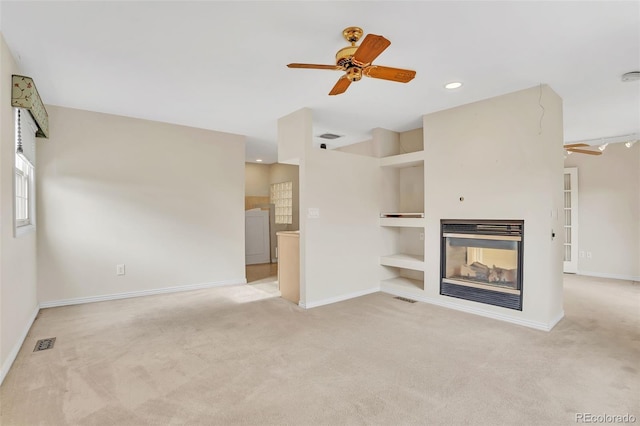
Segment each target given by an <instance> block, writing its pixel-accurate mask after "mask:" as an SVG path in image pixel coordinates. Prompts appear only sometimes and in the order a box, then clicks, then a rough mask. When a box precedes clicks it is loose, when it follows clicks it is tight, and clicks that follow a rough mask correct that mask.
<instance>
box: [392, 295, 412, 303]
mask: <svg viewBox="0 0 640 426" xmlns="http://www.w3.org/2000/svg"><path fill="white" fill-rule="evenodd" d="M394 299H398V300H402V301H403V302H407V303H416V302H417V300H413V299H407V298H406V297H400V296H396V297H394Z"/></svg>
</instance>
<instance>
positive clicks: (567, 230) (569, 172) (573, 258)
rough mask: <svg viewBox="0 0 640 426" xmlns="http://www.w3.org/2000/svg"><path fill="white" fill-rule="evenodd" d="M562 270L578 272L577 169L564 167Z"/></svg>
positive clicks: (571, 272)
mask: <svg viewBox="0 0 640 426" xmlns="http://www.w3.org/2000/svg"><path fill="white" fill-rule="evenodd" d="M564 272H567V273H570V274H575V273H577V272H578V169H577V168H575V167H570V168H566V169H564Z"/></svg>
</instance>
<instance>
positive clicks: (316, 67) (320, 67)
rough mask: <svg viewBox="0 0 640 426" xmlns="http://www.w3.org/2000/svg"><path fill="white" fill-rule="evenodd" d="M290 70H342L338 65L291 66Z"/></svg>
mask: <svg viewBox="0 0 640 426" xmlns="http://www.w3.org/2000/svg"><path fill="white" fill-rule="evenodd" d="M287 66H288V67H289V68H307V69H312V70H340V69H342V68H340V67H339V66H337V65H316V64H289V65H287Z"/></svg>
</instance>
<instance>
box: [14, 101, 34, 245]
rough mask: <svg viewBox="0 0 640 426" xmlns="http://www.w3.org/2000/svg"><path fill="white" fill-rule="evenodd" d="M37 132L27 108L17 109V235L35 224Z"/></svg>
mask: <svg viewBox="0 0 640 426" xmlns="http://www.w3.org/2000/svg"><path fill="white" fill-rule="evenodd" d="M35 134H36V125H35V123H34V122H33V119H32V118H31V115H30V114H29V112H28V111H27V110H24V109H21V108H16V109H15V135H16V136H15V139H16V154H15V173H14V182H15V186H14V191H15V193H14V194H15V199H14V204H15V226H16V235H21V234H22V233H24V232H26V231H28V230H30V229H33V228H34V226H35V223H36V222H35V212H36V209H35V179H34V177H35V176H34V175H35V168H34V164H35V154H36V150H35Z"/></svg>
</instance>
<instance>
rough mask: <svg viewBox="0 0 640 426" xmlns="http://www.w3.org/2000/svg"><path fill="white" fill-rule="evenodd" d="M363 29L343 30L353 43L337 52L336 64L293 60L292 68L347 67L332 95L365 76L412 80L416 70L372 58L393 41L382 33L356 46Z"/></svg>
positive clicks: (340, 68) (337, 69) (405, 81)
mask: <svg viewBox="0 0 640 426" xmlns="http://www.w3.org/2000/svg"><path fill="white" fill-rule="evenodd" d="M362 34H363V31H362V28H359V27H349V28H345V30H344V31H342V35H343V36H344V38H345V39H346V40H347V41H348V42H349V43H351V46H347V47H344V48H342V49H340V50H338V53H336V64H335V65H316V64H296V63H294V64H289V65H287V66H288V67H289V68H308V69H316V70H335V71H344V72H345V74H344V75H343V76H342V77H340V79H339V80H338V82H337V83H336V85H335V86H333V89H331V92H329V95H339V94H341V93H344V92H345V91H346V90H347V89H348V88H349V85H350V84H351V82H352V81H359V80H360V79H361V78H362V76H363V75H364V76H365V77H371V78H379V79H382V80H390V81H396V82H399V83H408V82H409V81H411V80H413V78H414V77H415V76H416V72H415V71H412V70H405V69H401V68H391V67H383V66H379V65H373V64H372V62H373V60H374V59H376V58H377V57H378V55H380V54H381V53H382V52H383V51H384V50H385V49H386V48H387V47H389V45H390V44H391V42H390V41H389V40H387V39H386V38H384V37H383V36H380V35H375V34H367V36H366V37H365V38H364V40H362V43H361V44H360V46H356V43H357V42H358V40H360V37H362Z"/></svg>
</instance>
